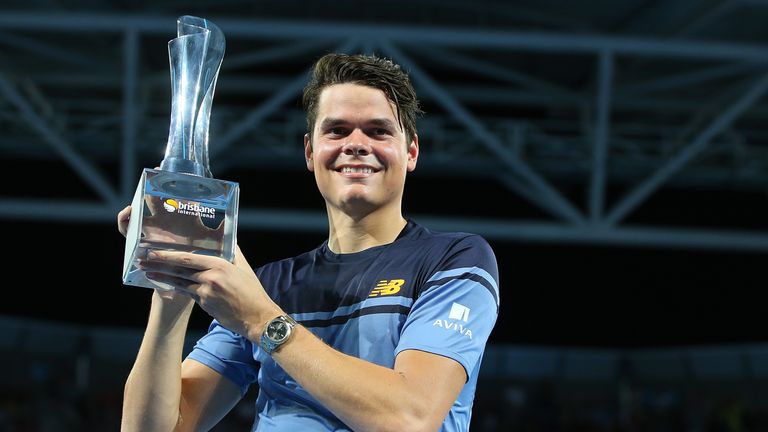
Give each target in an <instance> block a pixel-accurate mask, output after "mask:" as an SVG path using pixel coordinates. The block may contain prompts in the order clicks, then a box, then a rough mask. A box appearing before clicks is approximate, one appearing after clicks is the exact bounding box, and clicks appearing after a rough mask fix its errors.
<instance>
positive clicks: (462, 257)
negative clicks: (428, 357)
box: [395, 235, 499, 377]
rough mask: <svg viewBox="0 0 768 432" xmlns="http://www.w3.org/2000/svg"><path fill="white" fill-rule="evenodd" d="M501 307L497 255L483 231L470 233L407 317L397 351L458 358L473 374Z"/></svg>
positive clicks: (448, 255)
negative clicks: (417, 351) (480, 233)
mask: <svg viewBox="0 0 768 432" xmlns="http://www.w3.org/2000/svg"><path fill="white" fill-rule="evenodd" d="M498 313H499V284H498V269H497V264H496V257H495V255H494V253H493V250H492V249H491V247H490V245H488V243H487V242H486V241H485V240H484V239H483V238H482V237H480V236H475V235H473V236H468V237H465V238H463V239H461V240H460V241H458V242H457V243H456V244H454V245H453V246H452V247H451V248H450V250H449V251H447V252H446V254H445V255H444V259H442V260H441V261H440V263H439V264H438V266H437V268H436V269H435V270H434V271H433V273H432V274H431V276H430V277H429V279H428V280H427V282H426V283H425V284H424V286H423V287H422V289H421V293H420V294H419V296H418V298H417V299H416V301H415V302H414V304H413V307H412V308H411V311H410V313H409V314H408V317H407V318H406V320H405V323H404V325H403V329H402V332H401V335H400V341H399V343H398V345H397V347H396V348H395V355H397V354H399V353H400V352H402V351H405V350H408V349H416V350H420V351H426V352H430V353H434V354H438V355H442V356H445V357H448V358H451V359H454V360H456V361H457V362H459V363H460V364H461V365H462V366H463V367H464V369H465V370H466V372H467V377H470V376H471V375H472V373H473V372H474V370H475V368H476V367H477V366H478V363H479V361H480V358H482V354H483V351H484V350H485V344H486V342H487V341H488V337H489V336H490V333H491V330H493V326H494V325H495V323H496V318H497V316H498Z"/></svg>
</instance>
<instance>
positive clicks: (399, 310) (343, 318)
mask: <svg viewBox="0 0 768 432" xmlns="http://www.w3.org/2000/svg"><path fill="white" fill-rule="evenodd" d="M410 311H411V308H410V307H406V306H401V305H381V306H368V307H364V308H361V309H358V310H356V311H354V312H352V313H350V314H348V315H336V316H334V317H332V318H330V319H315V320H297V321H299V322H300V323H301V325H303V326H304V327H329V326H332V325H338V324H344V323H346V322H347V321H349V320H351V319H354V318H358V317H361V316H363V315H372V314H384V313H388V314H401V315H408V313H409V312H410Z"/></svg>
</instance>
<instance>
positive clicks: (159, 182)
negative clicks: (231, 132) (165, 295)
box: [123, 15, 240, 290]
mask: <svg viewBox="0 0 768 432" xmlns="http://www.w3.org/2000/svg"><path fill="white" fill-rule="evenodd" d="M224 47H225V42H224V34H223V33H222V32H221V30H220V29H219V28H218V27H217V26H216V25H215V24H213V23H212V22H210V21H208V20H206V19H203V18H198V17H193V16H187V15H185V16H182V17H180V18H178V20H177V37H176V38H174V39H172V40H171V41H169V42H168V55H169V59H170V63H171V86H172V100H171V125H170V132H169V133H168V143H167V144H166V150H165V157H164V159H163V161H162V162H161V163H160V169H148V168H146V169H144V171H143V172H142V174H141V179H140V180H139V185H138V187H137V188H136V193H135V195H134V197H133V201H132V203H131V207H132V212H131V220H130V222H129V224H128V232H127V234H126V242H125V258H124V262H123V283H124V284H126V285H134V286H140V287H145V288H153V289H161V290H171V289H173V288H172V287H171V286H169V285H166V284H163V283H160V282H156V281H153V280H150V279H148V278H147V277H146V274H145V273H144V271H143V270H142V269H140V268H139V267H138V266H137V264H138V260H140V259H144V258H146V256H147V253H148V252H149V251H150V250H155V249H160V250H176V251H187V252H193V253H199V254H206V255H213V256H218V257H222V258H224V259H226V260H228V261H232V260H233V259H234V256H235V244H236V241H235V238H236V235H237V211H238V200H239V195H240V187H239V185H238V184H237V183H234V182H230V181H225V180H218V179H215V178H213V176H212V174H211V171H210V169H209V166H208V125H209V121H210V115H211V103H212V101H213V91H214V88H215V87H216V78H217V77H218V74H219V68H220V67H221V61H222V59H223V57H224Z"/></svg>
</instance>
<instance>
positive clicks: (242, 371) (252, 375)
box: [187, 320, 258, 395]
mask: <svg viewBox="0 0 768 432" xmlns="http://www.w3.org/2000/svg"><path fill="white" fill-rule="evenodd" d="M187 358H189V359H193V360H195V361H198V362H200V363H202V364H204V365H206V366H208V367H210V368H211V369H213V370H215V371H216V372H218V373H219V374H221V375H223V376H224V377H226V378H227V379H229V380H230V381H232V382H233V383H235V385H237V386H238V387H239V388H240V394H241V395H245V393H246V392H247V391H248V387H249V386H250V385H251V383H253V382H254V381H256V379H257V377H258V364H257V362H256V360H254V355H253V344H251V342H250V341H248V340H247V339H245V338H244V337H242V336H240V335H238V334H237V333H234V332H232V331H229V330H227V329H226V328H224V327H223V326H222V325H221V324H219V322H218V321H216V320H214V321H213V322H212V323H211V325H210V327H209V328H208V333H207V334H206V335H205V336H203V337H202V338H200V340H198V341H197V343H196V344H195V346H194V348H193V349H192V351H191V352H190V353H189V355H188V356H187Z"/></svg>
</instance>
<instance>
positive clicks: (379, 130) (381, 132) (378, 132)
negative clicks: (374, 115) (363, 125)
mask: <svg viewBox="0 0 768 432" xmlns="http://www.w3.org/2000/svg"><path fill="white" fill-rule="evenodd" d="M373 133H374V135H387V134H389V131H388V130H386V129H382V128H376V129H374V130H373Z"/></svg>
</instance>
